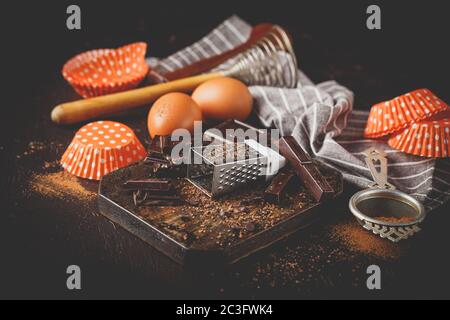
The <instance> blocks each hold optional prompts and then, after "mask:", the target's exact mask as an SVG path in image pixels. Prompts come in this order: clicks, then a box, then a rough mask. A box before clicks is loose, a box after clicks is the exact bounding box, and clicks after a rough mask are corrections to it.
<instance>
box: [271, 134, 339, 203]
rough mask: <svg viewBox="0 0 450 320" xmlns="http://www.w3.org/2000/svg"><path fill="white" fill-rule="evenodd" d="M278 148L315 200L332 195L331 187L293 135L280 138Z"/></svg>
mask: <svg viewBox="0 0 450 320" xmlns="http://www.w3.org/2000/svg"><path fill="white" fill-rule="evenodd" d="M279 149H280V154H281V155H282V156H284V157H285V158H286V159H287V160H288V161H289V163H290V164H291V166H292V168H293V169H294V171H295V173H296V174H297V176H298V177H299V178H300V179H301V180H302V181H303V182H304V184H305V186H306V188H307V189H308V190H309V192H311V194H312V195H313V196H314V198H315V199H316V201H318V202H320V201H322V200H325V199H328V198H331V197H332V196H333V195H334V190H333V188H332V187H331V186H330V184H329V183H328V181H327V180H326V179H325V177H324V176H323V175H322V174H321V173H320V171H319V170H318V169H317V167H316V165H315V164H314V163H313V162H312V160H311V158H310V156H309V155H308V154H307V153H306V151H305V150H303V148H302V147H301V146H300V145H299V144H298V143H297V141H296V140H295V139H294V137H292V136H286V137H283V138H281V139H280V143H279Z"/></svg>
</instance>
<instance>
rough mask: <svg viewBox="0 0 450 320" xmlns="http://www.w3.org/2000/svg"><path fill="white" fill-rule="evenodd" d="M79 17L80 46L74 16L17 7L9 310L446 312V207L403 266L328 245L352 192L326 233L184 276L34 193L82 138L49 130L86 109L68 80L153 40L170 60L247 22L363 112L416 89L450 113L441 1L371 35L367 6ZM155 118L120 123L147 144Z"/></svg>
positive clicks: (389, 18)
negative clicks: (251, 301)
mask: <svg viewBox="0 0 450 320" xmlns="http://www.w3.org/2000/svg"><path fill="white" fill-rule="evenodd" d="M80 5H81V7H82V12H83V29H82V30H81V31H78V32H72V31H68V30H66V29H65V8H66V4H64V3H63V4H61V3H59V2H58V4H56V3H51V2H50V1H49V3H48V4H47V5H41V4H39V6H38V5H37V4H36V5H29V6H28V7H27V10H26V11H25V12H24V11H23V10H20V9H21V8H20V7H19V5H14V6H12V5H11V8H9V7H8V10H9V11H8V12H10V14H9V17H8V18H7V23H11V24H10V26H11V28H13V29H14V33H13V32H11V33H8V34H7V35H6V38H4V41H5V43H7V44H9V46H8V49H7V52H4V54H6V55H5V59H8V61H9V63H8V66H7V69H8V70H7V71H8V73H7V75H8V76H7V77H5V78H6V80H7V82H8V85H7V86H6V87H4V88H5V90H6V91H7V92H6V96H7V98H8V99H7V100H6V101H7V103H6V104H5V105H4V106H2V108H3V109H4V112H5V113H4V116H3V117H2V120H3V125H2V136H1V137H2V141H1V144H0V154H1V160H2V166H1V169H0V170H1V176H2V179H1V190H2V204H3V209H2V210H1V221H0V231H1V238H0V240H1V242H0V243H1V245H0V248H1V263H0V264H1V266H0V271H1V273H0V297H5V298H12V297H22V298H23V297H26V298H314V297H315V298H317V297H318V298H326V297H333V298H343V297H353V298H360V297H370V298H391V297H401V298H432V297H434V298H444V297H447V298H448V296H449V295H448V289H447V288H448V286H449V284H450V277H449V275H448V270H449V267H450V262H449V257H448V250H447V248H446V245H447V244H448V243H449V240H450V238H449V233H448V232H447V225H448V224H449V223H450V217H449V216H448V205H445V206H444V207H442V208H441V209H439V210H436V211H435V212H432V213H431V214H430V216H429V219H428V220H427V222H426V224H425V226H424V231H423V232H422V233H421V234H420V235H419V236H417V237H416V238H415V239H413V240H411V241H408V242H407V243H405V244H402V245H401V252H402V256H401V257H400V258H395V259H381V258H379V257H377V256H376V255H371V254H364V253H361V252H355V251H351V250H350V249H349V247H348V246H346V245H345V244H344V243H342V242H340V241H336V240H335V239H334V238H333V237H332V236H331V235H330V234H331V230H333V227H334V226H335V225H337V224H339V223H343V222H346V221H351V219H352V218H351V216H350V213H349V211H348V209H347V206H346V202H347V200H348V197H349V196H350V195H351V194H352V192H354V190H353V189H352V188H351V187H350V186H346V191H345V195H344V197H343V198H342V201H341V203H340V204H339V205H337V206H336V209H335V210H334V211H330V212H327V216H328V218H327V219H325V220H323V221H322V222H321V223H319V224H316V225H315V226H313V227H311V228H309V229H307V230H303V231H301V232H299V233H298V234H296V235H294V236H292V237H290V238H289V239H287V240H285V241H282V242H281V243H279V244H277V245H275V246H273V247H271V248H269V249H267V250H264V251H263V252H261V253H258V254H256V255H254V256H251V257H249V258H247V259H245V260H243V261H241V262H239V263H238V264H236V265H233V266H231V267H225V268H223V269H222V270H213V271H211V270H207V269H205V270H184V269H183V268H181V267H180V266H178V265H177V264H175V263H174V262H172V261H171V260H169V259H168V258H166V257H165V256H164V255H162V254H160V253H159V252H157V251H155V250H154V249H152V248H151V247H149V246H147V245H146V244H144V243H143V242H142V241H140V240H139V239H137V238H135V237H134V236H132V235H130V234H129V233H128V232H126V231H125V230H123V229H121V228H120V227H119V226H116V225H114V224H112V223H111V222H109V221H108V220H107V219H105V218H104V217H103V216H101V215H99V213H98V210H97V206H96V202H95V200H93V201H90V202H87V203H80V202H79V201H78V202H77V201H73V199H72V200H70V201H69V200H67V199H66V200H64V199H50V198H45V197H41V196H39V195H38V194H34V193H33V192H30V191H29V190H28V189H27V185H28V183H29V179H30V177H31V176H32V175H33V174H35V173H39V172H47V171H48V170H55V169H54V168H51V169H48V168H45V165H44V164H45V162H52V161H55V160H57V159H59V158H60V157H61V155H62V153H63V152H64V149H65V147H66V146H67V144H68V143H69V142H70V140H71V138H72V136H73V134H74V132H75V130H76V129H77V128H78V127H77V126H73V127H57V126H55V125H53V124H52V123H51V122H50V119H49V112H50V110H51V109H52V107H53V106H54V105H55V104H57V103H61V102H64V101H68V100H73V99H76V98H77V96H76V94H75V93H74V92H73V90H72V89H71V88H70V87H69V86H68V85H67V84H66V83H65V82H64V80H63V79H62V77H61V76H60V74H59V71H60V68H61V66H62V64H63V63H64V61H66V60H67V59H68V58H70V57H71V56H72V55H74V54H76V53H78V52H81V51H84V50H87V49H92V48H98V47H117V46H119V45H122V44H126V43H129V42H132V41H136V40H144V41H147V42H148V43H149V54H150V55H155V56H165V55H167V54H169V53H171V52H173V51H175V50H177V49H180V48H182V47H184V46H185V45H188V44H189V43H191V42H193V41H194V40H196V39H199V38H200V37H201V36H202V35H204V34H205V33H206V32H207V31H208V30H210V29H211V28H213V27H214V26H215V25H217V24H218V23H220V22H221V21H222V20H223V19H225V18H226V17H228V16H230V15H231V14H232V13H237V14H239V15H240V16H242V17H243V18H245V19H247V20H248V21H250V22H251V23H258V22H264V21H270V22H275V23H278V24H281V25H284V26H286V27H287V28H288V29H289V30H290V31H291V33H292V35H293V38H294V42H295V47H296V51H297V54H298V56H299V61H300V66H301V68H302V69H303V70H304V71H305V72H306V74H308V75H309V76H310V77H311V78H312V79H313V80H314V81H316V82H320V81H324V80H328V79H335V80H337V81H339V82H340V83H342V84H344V85H346V86H348V87H349V88H351V89H352V90H353V91H354V92H355V95H356V104H355V108H357V109H367V108H369V107H370V106H371V105H372V104H373V103H375V102H378V101H381V100H383V99H387V98H389V97H392V96H395V95H397V94H401V93H404V92H407V91H409V90H412V89H416V88H419V87H427V88H429V89H431V90H433V91H434V92H435V93H436V94H437V95H438V96H440V97H441V98H442V99H444V100H446V101H450V95H449V93H448V84H449V81H448V71H449V63H448V58H447V56H446V54H445V53H444V52H445V50H444V48H445V39H446V37H445V36H444V35H445V34H446V30H447V29H448V27H446V25H445V12H444V11H445V10H443V8H442V7H440V6H439V5H438V2H437V1H436V2H434V1H431V2H427V5H426V7H423V6H421V5H420V6H419V5H417V6H415V5H411V4H410V3H409V2H408V7H404V5H406V2H405V3H403V4H401V2H400V3H399V4H398V5H396V6H394V5H388V4H387V3H386V4H383V5H382V10H383V29H382V30H381V31H374V32H371V31H368V30H367V29H366V27H365V18H366V15H365V8H366V7H367V6H366V5H365V4H363V3H361V2H360V1H358V2H355V3H349V4H348V5H346V6H342V5H338V4H332V2H330V3H328V2H319V3H316V4H314V5H309V6H307V5H303V6H302V7H300V8H286V7H284V6H280V7H274V6H273V4H272V5H271V4H269V3H267V4H266V3H261V4H260V5H259V6H258V10H255V9H254V8H252V7H251V6H248V7H246V6H243V5H242V4H241V5H238V4H235V6H233V5H232V4H231V3H229V2H227V4H218V5H216V4H215V5H214V7H211V6H212V4H208V3H207V2H205V3H204V2H199V3H196V4H195V5H194V4H187V3H183V4H181V3H180V4H178V3H169V4H165V5H162V4H161V5H158V6H156V5H155V6H153V7H145V5H144V4H143V3H140V2H131V3H130V2H126V3H125V2H123V3H121V4H111V3H110V2H108V3H106V2H102V1H99V2H98V3H97V1H96V4H95V5H93V4H91V3H87V2H83V1H81V2H80ZM402 5H403V6H402ZM8 6H9V5H8ZM205 6H206V8H205ZM18 20H20V21H18ZM4 50H5V51H6V49H4ZM147 110H148V107H145V108H143V110H142V112H140V113H138V114H136V115H134V116H129V117H126V118H121V119H120V120H119V121H121V122H124V123H126V124H128V125H130V126H131V127H132V128H134V129H136V130H137V133H138V135H139V137H140V139H141V141H143V142H145V143H148V142H149V139H148V136H147V133H146V127H145V116H146V112H147ZM30 142H38V143H43V147H42V150H38V151H37V152H33V153H31V154H25V152H27V150H28V151H29V150H30V145H29V144H30ZM95 187H96V185H95V183H90V184H88V188H93V189H95ZM343 257H344V258H343ZM71 264H76V265H79V266H80V267H81V268H82V272H83V283H82V284H83V290H81V291H80V292H69V291H68V290H67V289H66V285H65V283H66V277H67V275H66V273H65V271H66V268H67V266H68V265H71ZM371 264H377V265H379V266H381V268H382V272H383V278H382V279H383V283H382V285H383V289H382V290H381V291H378V292H370V291H368V290H367V288H366V284H365V282H366V278H367V275H366V268H367V267H368V266H369V265H371Z"/></svg>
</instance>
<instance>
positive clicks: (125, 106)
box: [51, 72, 224, 124]
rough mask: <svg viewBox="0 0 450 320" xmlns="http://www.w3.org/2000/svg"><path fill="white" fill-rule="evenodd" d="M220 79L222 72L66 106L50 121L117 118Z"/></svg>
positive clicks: (72, 121)
mask: <svg viewBox="0 0 450 320" xmlns="http://www.w3.org/2000/svg"><path fill="white" fill-rule="evenodd" d="M223 76H224V74H223V73H222V72H214V73H207V74H202V75H198V76H194V77H189V78H184V79H180V80H174V81H170V82H165V83H161V84H156V85H152V86H148V87H144V88H139V89H134V90H129V91H125V92H119V93H113V94H109V95H105V96H100V97H95V98H89V99H82V100H78V101H73V102H67V103H63V104H60V105H58V106H56V107H55V108H54V109H53V110H52V112H51V119H52V121H53V122H55V123H57V124H74V123H78V122H83V121H87V120H91V119H94V118H99V117H102V116H109V115H112V114H117V113H120V112H123V111H126V110H130V109H133V108H136V107H140V106H143V105H146V104H150V103H153V102H154V101H155V100H157V99H158V98H159V97H161V96H162V95H164V94H166V93H170V92H174V91H177V92H185V93H191V92H192V91H194V89H195V88H197V87H198V86H199V85H200V84H202V83H203V82H205V81H207V80H210V79H214V78H218V77H223Z"/></svg>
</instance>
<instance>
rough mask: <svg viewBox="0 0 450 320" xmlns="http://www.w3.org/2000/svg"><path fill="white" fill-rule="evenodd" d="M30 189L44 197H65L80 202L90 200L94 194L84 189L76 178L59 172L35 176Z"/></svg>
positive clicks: (32, 178)
mask: <svg viewBox="0 0 450 320" xmlns="http://www.w3.org/2000/svg"><path fill="white" fill-rule="evenodd" d="M30 189H31V190H32V191H33V192H35V193H38V194H40V195H42V196H44V197H48V198H62V199H65V198H67V196H71V197H73V198H77V199H80V200H91V199H93V198H94V197H95V195H96V193H95V192H92V191H89V190H87V189H86V188H84V187H83V186H82V185H81V184H80V182H79V180H78V178H77V177H75V176H73V175H70V174H68V173H66V172H65V171H59V172H55V173H47V174H35V175H33V176H32V177H31V180H30Z"/></svg>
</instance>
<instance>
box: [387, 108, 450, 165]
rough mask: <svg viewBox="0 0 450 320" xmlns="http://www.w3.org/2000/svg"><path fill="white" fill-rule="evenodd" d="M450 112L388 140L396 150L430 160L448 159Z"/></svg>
mask: <svg viewBox="0 0 450 320" xmlns="http://www.w3.org/2000/svg"><path fill="white" fill-rule="evenodd" d="M449 140H450V111H445V112H442V113H439V114H438V115H435V116H433V117H431V118H430V119H428V120H424V121H421V122H418V123H414V124H412V125H411V126H410V127H409V128H407V129H404V130H403V131H402V132H400V133H398V134H396V135H395V136H393V137H391V138H390V139H389V140H388V144H389V145H390V146H391V147H392V148H395V149H398V150H401V151H403V152H406V153H409V154H414V155H416V156H422V157H429V158H447V157H448V156H449V154H450V148H449V143H448V142H449Z"/></svg>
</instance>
